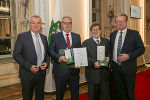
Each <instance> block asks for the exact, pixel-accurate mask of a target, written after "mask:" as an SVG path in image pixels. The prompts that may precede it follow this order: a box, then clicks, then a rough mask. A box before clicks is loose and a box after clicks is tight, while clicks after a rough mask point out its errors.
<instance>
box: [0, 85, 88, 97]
mask: <svg viewBox="0 0 150 100" xmlns="http://www.w3.org/2000/svg"><path fill="white" fill-rule="evenodd" d="M85 92H87V84H86V83H85V84H82V85H80V89H79V93H80V94H83V93H85ZM69 98H70V92H69V90H68V89H67V91H66V93H65V96H64V100H67V99H69ZM0 100H22V95H21V84H14V85H10V86H5V87H0ZM33 100H34V99H33ZM45 100H56V95H55V93H45Z"/></svg>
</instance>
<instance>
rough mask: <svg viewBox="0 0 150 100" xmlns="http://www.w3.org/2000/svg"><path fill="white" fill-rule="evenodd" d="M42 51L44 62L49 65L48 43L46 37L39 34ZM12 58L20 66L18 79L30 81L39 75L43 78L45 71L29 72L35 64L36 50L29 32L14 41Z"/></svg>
mask: <svg viewBox="0 0 150 100" xmlns="http://www.w3.org/2000/svg"><path fill="white" fill-rule="evenodd" d="M40 36H41V39H42V42H43V45H44V49H45V56H44V61H43V62H47V64H48V65H49V57H48V54H47V49H48V43H47V37H46V36H44V35H43V34H40ZM13 58H14V59H15V60H16V62H17V63H18V64H19V65H20V68H19V77H20V78H24V79H28V80H30V79H32V78H34V77H35V76H36V75H37V74H40V76H43V77H44V76H45V74H46V71H45V70H44V71H42V70H39V71H38V72H37V73H35V74H34V73H32V72H31V71H30V69H31V66H32V65H36V64H37V55H36V50H35V47H34V43H33V39H32V35H31V32H30V31H28V32H24V33H21V34H19V35H18V38H17V40H16V44H15V48H14V52H13Z"/></svg>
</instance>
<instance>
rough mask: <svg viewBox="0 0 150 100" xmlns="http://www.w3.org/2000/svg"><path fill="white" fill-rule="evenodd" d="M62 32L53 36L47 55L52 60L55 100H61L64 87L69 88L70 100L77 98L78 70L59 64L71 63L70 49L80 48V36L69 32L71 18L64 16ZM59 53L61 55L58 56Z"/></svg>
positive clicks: (76, 99)
mask: <svg viewBox="0 0 150 100" xmlns="http://www.w3.org/2000/svg"><path fill="white" fill-rule="evenodd" d="M61 26H62V31H61V32H58V33H56V34H53V35H52V37H51V41H50V45H49V55H50V56H51V57H52V59H53V60H54V63H53V65H54V66H53V74H54V79H55V85H56V100H63V97H64V93H65V89H66V86H67V85H68V86H69V89H70V92H71V100H78V97H79V72H80V70H79V68H62V67H63V66H62V65H61V63H66V64H68V66H69V65H71V64H72V62H73V59H72V58H73V57H72V53H71V52H72V48H79V47H81V39H80V35H78V34H76V33H73V32H71V28H72V18H71V17H69V16H64V17H63V18H62V21H61ZM61 50H63V51H62V52H61ZM60 52H61V53H63V54H62V55H60ZM64 55H65V56H64Z"/></svg>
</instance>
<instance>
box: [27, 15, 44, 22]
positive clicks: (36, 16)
mask: <svg viewBox="0 0 150 100" xmlns="http://www.w3.org/2000/svg"><path fill="white" fill-rule="evenodd" d="M32 18H39V19H40V20H41V22H42V19H41V17H40V16H38V15H33V16H31V17H30V19H29V22H31V19H32Z"/></svg>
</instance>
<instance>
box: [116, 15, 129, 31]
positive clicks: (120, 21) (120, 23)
mask: <svg viewBox="0 0 150 100" xmlns="http://www.w3.org/2000/svg"><path fill="white" fill-rule="evenodd" d="M116 26H117V28H118V29H119V30H121V31H122V30H124V29H125V28H126V27H127V20H126V17H125V16H118V17H117V18H116Z"/></svg>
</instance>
